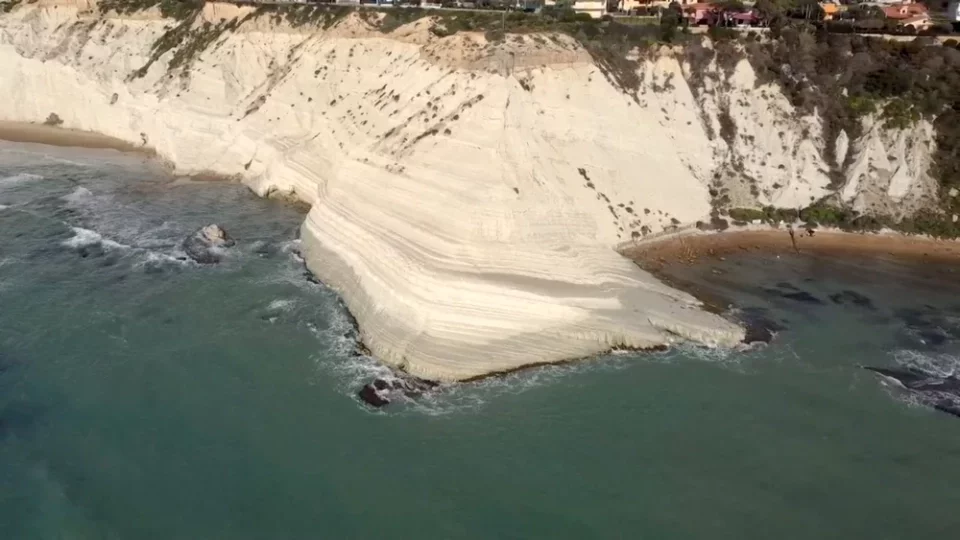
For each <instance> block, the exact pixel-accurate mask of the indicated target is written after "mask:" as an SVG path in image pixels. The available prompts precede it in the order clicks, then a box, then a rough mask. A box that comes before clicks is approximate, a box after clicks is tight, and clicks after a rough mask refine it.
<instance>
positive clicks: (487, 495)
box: [0, 143, 960, 539]
mask: <svg viewBox="0 0 960 540" xmlns="http://www.w3.org/2000/svg"><path fill="white" fill-rule="evenodd" d="M174 180H175V179H173V178H171V177H170V176H169V175H168V174H167V173H166V172H165V171H163V170H162V169H160V168H159V167H157V166H156V165H154V164H151V163H149V162H147V161H144V160H143V159H142V158H139V157H136V156H129V155H123V154H119V153H116V152H107V151H102V152H101V151H90V150H82V151H80V150H67V149H55V148H49V147H43V146H32V145H14V144H6V143H0V530H2V531H5V532H4V534H3V537H4V538H54V537H77V538H105V537H106V538H231V539H236V538H325V537H334V538H338V537H349V538H352V537H361V536H372V535H380V536H382V537H391V538H392V537H400V538H406V537H427V538H435V537H444V538H490V537H506V538H529V537H547V536H549V537H555V538H586V537H630V538H706V537H709V538H737V539H740V538H773V537H777V538H813V537H840V538H906V537H911V538H932V537H936V536H939V537H945V538H946V537H952V535H951V533H952V532H954V531H956V530H957V525H958V524H960V515H958V514H957V512H956V508H957V503H958V502H960V491H958V489H957V488H956V486H958V485H960V419H958V418H954V417H951V416H949V415H946V414H943V413H939V412H936V411H932V410H929V409H927V408H924V407H922V406H918V405H916V404H913V403H911V399H910V397H909V396H906V395H904V394H903V393H902V392H899V391H897V390H896V389H895V388H893V387H892V386H889V385H886V384H885V383H884V381H883V380H881V378H880V377H878V376H876V375H875V374H873V373H870V372H867V371H865V370H862V369H860V368H859V367H858V366H859V365H862V364H866V365H877V366H896V365H898V364H902V365H909V364H914V365H922V366H925V367H926V368H927V369H929V370H934V369H935V370H940V371H941V372H952V370H954V369H956V368H957V366H960V361H958V360H957V359H958V358H960V356H958V355H960V341H958V338H960V295H958V294H957V293H958V292H960V284H958V282H957V279H956V275H955V274H954V273H953V272H952V269H951V268H949V267H932V266H930V265H925V266H921V267H918V266H916V265H909V264H902V263H896V262H892V261H883V260H879V259H862V260H854V261H831V260H828V259H821V258H812V257H782V258H780V259H761V258H729V259H727V260H726V261H719V262H715V263H711V264H708V265H704V266H700V267H696V268H685V267H678V268H676V269H674V270H673V271H674V273H675V274H676V275H677V276H678V278H681V279H683V280H685V281H687V282H690V283H693V284H695V285H696V286H697V287H699V288H701V289H703V290H708V291H710V292H712V293H714V294H719V295H722V296H724V297H726V298H728V299H730V300H732V301H733V303H734V304H735V308H736V309H734V310H733V313H734V314H740V315H741V316H742V315H744V314H747V315H750V316H758V315H762V316H763V317H765V318H767V319H770V320H774V321H776V322H778V323H779V324H780V325H781V326H782V327H783V330H781V331H780V332H779V334H778V335H777V338H776V339H775V341H774V342H773V344H771V345H770V346H766V347H760V348H756V349H752V350H749V351H737V352H727V353H718V352H709V351H703V350H700V349H697V348H693V347H682V348H680V349H677V350H673V351H670V352H666V353H659V354H648V355H616V356H610V357H605V358H600V359H596V360H593V361H588V362H582V363H577V364H572V365H567V366H560V367H545V368H539V369H533V370H529V371H526V372H520V373H516V374H513V375H510V376H507V377H503V378H497V379H490V380H486V381H482V382H479V383H473V384H467V385H460V386H457V387H454V388H450V389H447V390H445V391H443V392H440V393H437V394H434V395H431V396H429V397H427V398H424V399H421V400H419V401H411V402H408V403H400V404H394V405H392V406H391V407H390V408H388V409H386V410H385V411H382V412H374V411H371V410H369V409H366V408H365V407H363V406H362V405H360V404H359V403H358V402H357V401H356V400H355V399H354V397H353V396H354V394H355V392H356V390H357V389H358V388H359V386H360V385H361V384H362V383H364V382H367V381H368V380H369V379H370V378H371V377H373V376H374V374H375V373H377V372H379V371H382V368H380V367H378V366H377V364H376V363H375V362H373V361H371V360H369V359H366V358H363V357H355V356H353V355H352V354H351V351H352V339H351V336H352V329H351V327H350V323H349V317H348V315H347V314H346V313H345V311H344V310H343V308H342V307H341V305H340V303H339V301H338V299H337V297H336V295H334V294H333V293H331V292H330V291H329V290H328V289H326V288H324V287H323V286H320V285H314V284H311V283H309V282H308V281H307V280H306V279H305V278H304V276H303V267H302V263H301V262H300V261H299V259H298V258H297V256H296V248H297V244H296V240H295V238H296V230H297V228H298V224H299V222H300V221H301V219H302V216H301V215H299V214H298V213H297V212H296V211H295V210H293V209H291V208H289V207H286V206H284V205H282V204H280V203H276V202H271V201H264V200H259V199H257V198H255V197H254V196H253V195H252V194H250V193H249V192H248V191H247V190H246V189H245V188H243V187H241V186H238V185H226V184H210V183H189V182H182V181H174ZM208 223H219V224H221V225H222V226H224V227H225V228H226V229H227V230H228V231H230V233H231V234H232V235H233V236H234V237H235V238H237V240H238V245H237V247H236V248H234V249H232V250H230V251H229V252H228V253H227V255H226V257H225V260H224V261H223V263H221V264H220V265H217V266H214V267H201V266H199V265H196V264H193V263H190V262H186V261H182V260H179V259H180V258H182V256H183V254H182V252H181V251H180V248H179V243H180V241H181V240H182V239H183V238H184V237H185V236H186V235H188V234H189V233H191V232H192V231H193V230H195V229H197V228H198V227H200V226H203V225H206V224H208ZM843 291H854V292H856V293H857V294H858V295H862V297H864V298H867V299H869V302H864V301H863V300H862V299H860V298H861V296H856V295H845V296H840V297H838V300H837V302H840V303H837V302H834V301H833V300H831V298H830V296H831V295H835V294H842V293H843ZM800 293H805V294H800ZM857 299H860V300H858V301H855V300H857Z"/></svg>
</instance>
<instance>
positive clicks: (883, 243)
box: [623, 228, 960, 271]
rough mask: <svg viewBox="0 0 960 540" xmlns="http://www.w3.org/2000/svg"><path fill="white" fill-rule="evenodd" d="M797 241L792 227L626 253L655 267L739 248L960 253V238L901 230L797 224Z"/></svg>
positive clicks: (650, 244) (658, 242) (669, 241)
mask: <svg viewBox="0 0 960 540" xmlns="http://www.w3.org/2000/svg"><path fill="white" fill-rule="evenodd" d="M794 238H795V244H794V241H792V240H791V238H790V233H789V231H788V230H787V229H786V228H781V229H765V230H757V229H744V230H728V231H724V232H721V233H690V234H680V235H673V236H669V237H664V238H662V239H652V240H649V241H647V242H643V243H640V244H638V245H636V246H632V247H629V248H626V249H624V250H623V254H624V255H625V256H627V257H629V258H631V259H633V260H634V261H636V262H637V264H639V265H640V266H641V267H643V268H644V269H646V270H650V271H657V270H660V269H661V268H662V267H663V266H665V265H666V264H669V263H678V262H679V263H693V262H697V261H699V260H702V259H706V258H719V257H724V256H726V255H731V254H734V253H744V252H759V253H777V254H779V253H800V254H804V253H808V254H828V255H876V256H890V257H898V258H915V259H925V260H935V261H949V260H956V259H958V258H960V242H957V241H952V240H935V239H932V238H927V237H922V236H906V235H901V234H896V233H883V234H871V233H862V234H861V233H848V232H842V231H838V230H822V229H816V230H814V233H813V235H812V236H811V235H810V234H808V232H807V231H806V229H802V228H801V229H795V234H794Z"/></svg>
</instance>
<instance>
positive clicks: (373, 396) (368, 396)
mask: <svg viewBox="0 0 960 540" xmlns="http://www.w3.org/2000/svg"><path fill="white" fill-rule="evenodd" d="M378 382H382V381H379V379H378ZM374 384H376V383H374ZM374 384H368V385H366V386H364V387H363V388H361V389H360V392H359V393H357V396H358V397H359V398H360V401H362V402H364V403H366V404H367V405H370V406H371V407H373V408H375V409H379V408H380V407H383V406H384V405H387V404H388V403H390V400H389V399H387V398H385V397H384V396H383V395H382V394H381V393H380V391H379V390H377V389H376V388H375V387H374Z"/></svg>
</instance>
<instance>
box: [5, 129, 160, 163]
mask: <svg viewBox="0 0 960 540" xmlns="http://www.w3.org/2000/svg"><path fill="white" fill-rule="evenodd" d="M0 139H2V140H5V141H12V142H20V143H33V144H49V145H52V146H68V147H71V146H72V147H79V148H106V149H112V150H120V151H121V152H145V153H147V154H151V155H152V154H153V152H152V151H151V150H148V149H145V148H142V147H139V146H135V145H133V144H130V143H128V142H125V141H121V140H120V139H114V138H113V137H107V136H106V135H100V134H98V133H92V132H89V131H76V130H72V129H63V128H59V127H54V126H48V125H43V124H27V123H22V122H8V121H0Z"/></svg>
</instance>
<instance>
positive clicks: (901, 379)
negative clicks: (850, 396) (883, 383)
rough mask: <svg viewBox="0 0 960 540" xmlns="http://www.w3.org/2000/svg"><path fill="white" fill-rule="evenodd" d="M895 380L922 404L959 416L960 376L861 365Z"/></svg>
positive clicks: (913, 368) (913, 369)
mask: <svg viewBox="0 0 960 540" xmlns="http://www.w3.org/2000/svg"><path fill="white" fill-rule="evenodd" d="M863 368H864V369H867V370H870V371H873V372H874V373H878V374H880V375H882V376H884V377H886V378H888V379H892V380H894V381H896V382H897V384H898V385H900V386H901V387H902V388H903V389H904V390H906V391H907V392H910V393H911V394H913V395H914V396H916V397H917V401H919V402H920V403H923V404H924V405H926V406H928V407H931V408H933V409H936V410H938V411H943V412H945V413H948V414H952V415H954V416H960V378H957V377H956V376H954V375H947V376H944V375H940V374H936V373H929V372H926V371H924V370H922V369H918V368H915V367H905V368H879V367H870V366H863Z"/></svg>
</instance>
